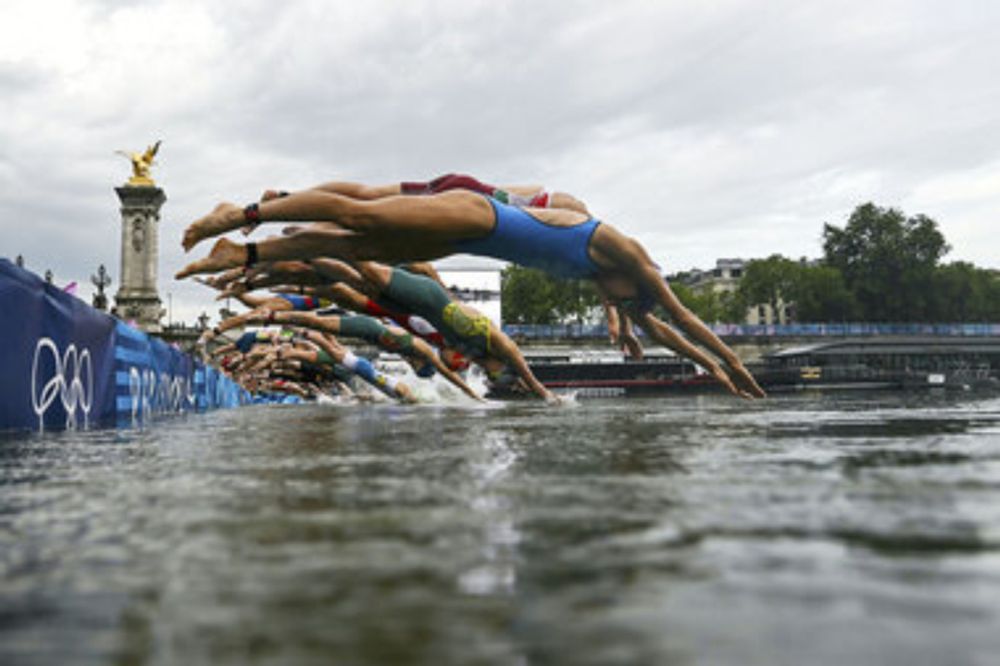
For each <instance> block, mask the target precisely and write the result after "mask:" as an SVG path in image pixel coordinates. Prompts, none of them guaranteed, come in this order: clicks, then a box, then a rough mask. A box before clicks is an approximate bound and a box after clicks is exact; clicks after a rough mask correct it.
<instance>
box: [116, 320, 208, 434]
mask: <svg viewBox="0 0 1000 666" xmlns="http://www.w3.org/2000/svg"><path fill="white" fill-rule="evenodd" d="M115 338H116V341H115V411H116V415H117V422H118V425H119V426H136V425H143V424H145V423H146V422H147V421H148V420H149V419H150V418H151V417H152V416H153V415H157V414H174V413H177V414H180V413H184V412H186V411H194V410H195V408H196V406H197V401H196V398H195V395H194V362H193V361H192V359H191V357H189V356H188V355H187V354H184V353H183V352H181V351H180V350H178V349H175V348H173V347H171V346H170V345H168V344H167V343H165V342H163V341H162V340H160V339H158V338H154V337H151V336H149V335H146V334H145V333H143V332H142V331H137V330H136V329H134V328H132V327H130V326H127V325H126V324H123V323H121V322H118V323H117V325H116V326H115Z"/></svg>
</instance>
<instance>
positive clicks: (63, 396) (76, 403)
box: [31, 338, 94, 431]
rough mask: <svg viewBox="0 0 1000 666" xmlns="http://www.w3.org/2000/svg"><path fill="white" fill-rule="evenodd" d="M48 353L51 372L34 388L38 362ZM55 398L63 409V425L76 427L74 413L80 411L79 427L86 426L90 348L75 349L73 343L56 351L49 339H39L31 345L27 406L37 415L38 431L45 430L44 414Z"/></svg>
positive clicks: (90, 385) (90, 386)
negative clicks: (28, 402) (63, 352)
mask: <svg viewBox="0 0 1000 666" xmlns="http://www.w3.org/2000/svg"><path fill="white" fill-rule="evenodd" d="M46 352H48V354H49V355H51V357H52V365H53V375H52V377H51V378H50V379H49V380H48V381H46V382H45V385H44V386H42V388H41V391H39V389H38V378H39V377H38V376H39V370H40V368H41V361H42V359H43V358H44V357H45V353H46ZM56 398H59V399H60V401H61V402H62V406H63V408H64V409H65V410H66V427H67V428H69V429H73V428H76V419H77V416H76V413H77V410H78V409H79V410H80V411H82V412H83V427H84V428H86V427H88V426H89V420H90V408H91V406H92V405H93V401H94V365H93V362H92V361H91V359H90V350H89V349H83V350H82V351H77V348H76V345H75V344H72V343H71V344H70V345H69V347H67V348H66V353H65V354H63V355H61V356H60V354H59V347H58V346H56V343H55V342H53V341H52V338H39V339H38V343H37V344H36V345H35V358H34V360H33V361H32V363H31V406H32V408H33V409H34V410H35V416H37V417H38V430H39V431H41V430H44V429H45V413H46V412H47V411H48V409H49V407H51V406H52V404H53V403H54V402H55V400H56Z"/></svg>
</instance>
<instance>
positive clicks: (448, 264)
mask: <svg viewBox="0 0 1000 666" xmlns="http://www.w3.org/2000/svg"><path fill="white" fill-rule="evenodd" d="M504 266H505V264H504V262H502V261H497V260H496V259H490V258H488V257H474V256H470V255H467V254H460V255H454V256H451V257H447V258H445V259H441V260H440V261H435V262H434V268H436V269H437V271H438V273H439V274H440V275H441V281H442V282H444V283H445V285H447V287H448V289H449V290H450V291H451V293H452V294H454V295H455V297H456V298H457V299H459V300H460V301H462V302H464V303H468V304H469V305H471V306H472V307H474V308H476V309H477V310H479V311H480V312H482V313H483V314H485V315H486V316H488V317H489V318H490V321H492V322H493V323H494V324H495V325H496V326H500V271H501V270H503V267H504Z"/></svg>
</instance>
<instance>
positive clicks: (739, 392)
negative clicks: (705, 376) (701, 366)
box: [708, 363, 753, 400]
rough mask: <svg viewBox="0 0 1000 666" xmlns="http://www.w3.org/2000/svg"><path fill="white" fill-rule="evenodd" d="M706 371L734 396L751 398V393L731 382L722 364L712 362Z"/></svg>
mask: <svg viewBox="0 0 1000 666" xmlns="http://www.w3.org/2000/svg"><path fill="white" fill-rule="evenodd" d="M708 371H709V373H710V374H711V375H712V376H713V377H715V381H717V382H719V383H720V384H722V387H723V388H724V389H726V390H727V391H729V392H730V393H732V394H733V395H735V396H736V397H738V398H744V399H746V400H752V399H753V396H752V395H750V394H749V393H747V392H746V391H744V390H743V389H740V388H737V386H736V384H734V383H733V380H732V379H731V378H730V377H729V375H728V374H727V373H726V371H725V370H723V369H722V366H720V365H719V364H718V363H715V364H713V365H712V367H711V368H708Z"/></svg>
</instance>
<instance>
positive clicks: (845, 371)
mask: <svg viewBox="0 0 1000 666" xmlns="http://www.w3.org/2000/svg"><path fill="white" fill-rule="evenodd" d="M526 359H527V361H528V365H529V366H530V367H531V370H532V372H534V373H535V376H536V377H537V378H538V380H539V381H540V382H541V383H542V384H543V385H544V386H545V387H546V388H548V389H551V390H554V391H574V392H576V393H577V396H578V397H613V396H637V395H649V394H659V393H670V392H681V391H701V390H718V388H719V386H718V384H717V383H716V382H715V380H714V379H713V378H712V377H711V375H708V374H707V373H705V372H704V371H703V370H701V369H700V368H698V367H697V366H696V365H695V364H694V363H692V362H691V361H689V360H687V359H684V358H681V357H679V356H676V355H673V354H669V353H663V352H656V353H650V354H648V355H647V356H646V357H644V358H643V359H642V360H639V361H636V360H632V359H629V358H626V357H625V356H624V355H623V354H621V353H619V352H605V351H585V350H568V351H561V350H555V351H553V350H548V351H542V352H538V351H529V352H528V353H527V354H526ZM748 367H749V369H750V371H751V372H753V374H754V376H755V377H756V378H757V380H758V382H760V384H761V386H763V387H764V389H765V390H767V391H791V390H800V389H811V388H816V389H829V390H833V389H897V390H902V389H921V388H963V389H964V388H984V387H985V388H990V387H992V388H1000V340H997V339H995V338H985V337H984V338H942V337H915V336H906V337H877V338H872V337H865V338H840V339H836V340H831V341H826V342H819V343H815V344H809V345H803V346H796V347H788V348H782V349H778V350H775V351H773V352H770V353H768V354H766V355H765V356H764V357H763V359H762V360H761V361H760V362H759V363H753V364H748ZM490 395H491V396H495V397H510V396H512V395H514V392H512V391H509V390H492V391H491V392H490Z"/></svg>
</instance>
